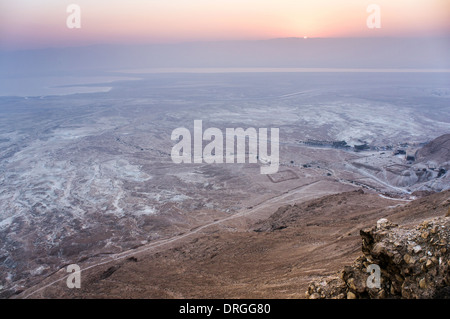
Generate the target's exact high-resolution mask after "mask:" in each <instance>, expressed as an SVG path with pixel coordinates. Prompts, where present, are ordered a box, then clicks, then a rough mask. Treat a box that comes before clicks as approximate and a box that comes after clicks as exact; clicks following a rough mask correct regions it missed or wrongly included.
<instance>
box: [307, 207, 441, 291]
mask: <svg viewBox="0 0 450 319" xmlns="http://www.w3.org/2000/svg"><path fill="white" fill-rule="evenodd" d="M360 235H361V238H362V252H363V255H362V256H360V257H359V258H357V259H356V261H355V262H354V263H353V265H351V266H346V267H344V269H343V270H342V272H341V273H340V276H335V277H328V278H326V279H325V280H323V281H322V282H316V283H313V284H311V285H310V286H309V288H308V291H307V292H306V297H307V298H310V299H318V298H338V299H357V298H375V299H384V298H407V299H415V298H420V299H429V298H450V261H449V255H450V245H449V243H450V216H449V214H447V215H446V216H445V217H437V218H434V219H429V220H425V221H423V222H422V223H421V224H419V225H417V226H415V227H400V226H398V225H395V224H392V223H391V222H389V221H388V220H387V219H380V220H379V221H378V222H377V225H376V226H375V227H373V228H370V229H364V230H361V231H360ZM378 267H379V268H378ZM375 268H378V270H379V276H378V275H377V271H376V270H373V269H375ZM371 270H372V271H371Z"/></svg>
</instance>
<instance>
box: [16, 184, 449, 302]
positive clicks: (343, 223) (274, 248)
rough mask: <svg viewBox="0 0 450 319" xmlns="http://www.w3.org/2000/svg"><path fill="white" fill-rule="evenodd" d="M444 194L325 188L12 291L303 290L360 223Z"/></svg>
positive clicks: (195, 294) (342, 258) (243, 293)
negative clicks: (410, 195) (401, 197)
mask: <svg viewBox="0 0 450 319" xmlns="http://www.w3.org/2000/svg"><path fill="white" fill-rule="evenodd" d="M449 198H450V191H445V192H442V193H435V194H432V195H428V196H425V197H422V198H419V199H417V200H415V201H412V202H409V203H407V202H402V201H394V200H390V199H386V198H381V197H380V196H378V195H377V194H373V193H364V192H363V191H361V190H360V191H353V192H346V193H340V194H336V195H330V196H325V197H322V198H319V199H316V200H311V201H308V202H305V203H302V204H298V205H289V206H284V207H280V209H278V210H277V211H276V212H275V213H274V214H273V215H272V216H271V217H270V218H269V219H267V220H265V221H261V222H258V223H256V224H255V225H254V226H253V227H252V229H247V230H244V229H241V230H240V229H238V228H236V227H235V226H236V223H235V224H234V225H233V224H232V223H229V224H224V225H217V226H214V227H210V228H206V229H204V230H203V231H202V232H200V233H197V234H195V235H193V236H192V237H186V238H185V239H183V240H182V241H179V242H173V243H167V244H166V245H164V244H161V245H159V246H158V247H155V248H154V249H152V250H148V251H145V252H142V253H136V254H134V255H131V256H129V257H128V258H126V259H122V260H117V261H110V262H105V263H104V264H102V265H98V266H95V267H92V268H90V269H87V268H88V267H89V263H88V261H85V262H84V263H83V262H81V263H80V266H81V268H82V269H87V270H85V271H83V272H82V286H81V289H68V288H67V287H66V283H65V277H64V276H65V275H66V274H67V273H66V272H65V269H62V270H61V271H59V272H57V273H55V274H54V275H52V276H50V277H49V278H47V279H46V280H45V281H44V282H42V283H41V284H40V285H38V286H36V287H33V288H31V289H28V290H26V291H24V292H22V293H21V294H19V295H18V296H17V297H19V298H23V297H27V296H30V297H32V298H42V297H44V298H61V297H62V298H305V291H307V289H308V286H309V285H310V283H311V282H317V281H321V280H324V279H325V278H327V276H330V275H333V274H335V273H336V272H337V271H338V270H339V269H342V268H343V267H344V266H345V265H348V264H350V263H351V262H352V261H353V260H355V258H356V257H357V256H359V255H360V253H361V238H360V230H361V229H364V228H367V227H370V226H372V225H374V224H375V223H376V221H377V220H379V219H380V218H389V220H390V221H392V222H394V223H397V224H399V225H403V226H407V225H416V224H418V223H420V222H421V221H423V220H424V219H429V218H432V217H436V216H443V215H445V213H446V212H447V211H448V209H449V207H450V199H449ZM57 280H59V281H57ZM55 281H57V282H55ZM52 282H53V283H52ZM49 284H50V285H49ZM46 285H48V286H46ZM44 287H45V288H44Z"/></svg>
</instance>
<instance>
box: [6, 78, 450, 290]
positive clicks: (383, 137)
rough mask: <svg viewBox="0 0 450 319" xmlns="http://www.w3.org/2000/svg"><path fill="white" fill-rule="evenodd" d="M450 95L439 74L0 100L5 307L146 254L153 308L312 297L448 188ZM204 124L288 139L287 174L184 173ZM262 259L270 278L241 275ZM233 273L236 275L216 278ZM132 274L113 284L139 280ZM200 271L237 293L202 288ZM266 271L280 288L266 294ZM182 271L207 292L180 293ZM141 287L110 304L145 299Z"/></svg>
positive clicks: (132, 88)
mask: <svg viewBox="0 0 450 319" xmlns="http://www.w3.org/2000/svg"><path fill="white" fill-rule="evenodd" d="M92 83H94V82H92ZM447 83H448V75H446V74H433V73H429V74H428V73H423V74H420V76H412V75H410V74H403V73H395V72H394V73H370V74H367V73H358V72H356V73H345V72H344V73H340V72H334V73H308V72H307V73H276V72H275V73H264V76H262V74H261V73H251V72H244V73H241V72H236V73H227V74H221V73H211V74H206V73H205V74H200V73H199V74H196V73H192V74H184V73H174V74H140V75H139V80H138V79H136V80H133V81H131V80H128V81H121V82H108V85H107V86H108V87H110V88H111V90H108V91H107V92H103V91H100V92H97V93H90V94H85V93H80V94H72V95H67V96H56V95H52V96H46V95H42V96H26V97H12V96H11V97H2V98H0V297H11V296H18V295H20V296H25V297H26V296H28V294H29V293H30V292H33V295H32V296H37V295H39V293H37V292H36V293H35V290H34V289H41V288H42V284H43V283H44V282H45V281H46V280H47V279H52V278H55V277H54V276H59V274H60V272H61V271H62V270H64V267H65V266H66V265H68V264H72V263H77V264H80V266H82V268H83V269H86V268H87V267H92V268H89V270H90V269H92V271H94V270H95V271H97V270H98V269H102V267H103V265H105V266H107V265H110V264H111V263H112V264H113V265H114V268H113V269H116V268H115V267H118V265H117V264H115V263H116V262H118V261H125V260H127V258H129V257H134V256H135V255H139V256H138V257H135V258H137V260H138V261H137V263H133V264H132V263H130V264H129V266H131V265H135V266H136V267H140V266H141V265H143V264H141V263H140V262H141V258H144V257H141V255H142V256H146V257H145V258H147V259H148V260H147V262H146V263H147V265H156V266H155V267H153V268H152V266H148V267H150V268H152V273H151V274H148V273H145V274H144V275H145V276H146V277H148V278H150V279H151V280H152V281H151V282H146V281H145V280H144V281H143V283H142V284H143V285H144V286H145V287H150V286H151V287H153V288H152V289H153V290H151V291H150V290H148V289H147V288H145V289H144V290H143V291H146V292H147V293H148V295H146V296H149V297H152V296H154V297H157V296H169V297H170V296H178V295H180V296H199V297H201V296H222V295H231V296H234V295H236V296H243V295H245V296H249V297H252V296H253V297H256V296H291V297H292V296H299V295H298V293H299V291H304V290H306V289H307V286H305V285H306V283H309V282H310V281H312V279H315V277H314V276H319V277H321V276H323V275H324V274H330V273H331V272H332V271H335V270H336V269H339V268H340V267H343V266H344V265H345V264H348V263H349V261H350V260H349V259H348V258H352V257H355V258H356V255H355V254H356V253H357V252H358V249H359V247H358V245H357V243H358V240H359V237H358V236H359V235H358V234H359V233H358V232H359V229H360V228H363V227H368V226H370V225H371V224H370V223H375V222H376V220H377V219H376V218H378V219H379V218H382V217H385V215H390V214H391V213H392V210H395V209H397V208H399V207H402V205H407V204H408V203H411V201H412V200H414V199H416V198H420V197H422V196H424V195H427V194H433V193H435V192H443V191H445V190H447V189H448V188H449V187H450V181H449V178H450V177H449V176H450V175H449V172H448V168H447V166H446V165H447V164H448V157H447V156H448V153H443V152H442V149H443V148H444V149H445V147H447V146H446V145H448V134H447V135H444V136H443V137H441V138H439V139H436V140H434V141H433V139H434V138H435V137H438V136H442V135H443V134H445V133H448V132H449V131H450V123H447V122H445V121H444V119H448V118H450V117H449V116H448V114H449V109H448V95H447V94H435V93H436V92H441V91H440V90H441V88H445V87H447ZM92 85H94V84H92ZM95 86H96V87H103V86H104V85H103V84H102V83H96V84H95ZM43 94H44V93H43ZM198 119H201V120H202V121H203V123H204V128H205V129H206V128H207V127H215V128H219V129H220V130H222V131H223V130H225V129H226V128H237V127H242V128H249V127H253V128H264V127H266V128H274V127H275V128H279V129H280V166H279V171H278V172H277V173H275V174H270V175H263V174H260V165H257V164H248V163H246V164H237V163H236V164H234V165H228V164H227V165H220V164H208V163H198V164H186V165H184V164H183V165H180V164H175V163H174V162H173V161H172V160H171V157H170V153H171V149H172V147H173V144H174V143H173V141H172V140H171V138H170V137H171V132H172V131H173V130H174V129H176V128H179V127H185V128H187V129H189V130H192V126H193V123H194V121H195V120H198ZM305 141H306V142H307V143H305ZM308 141H309V142H308ZM320 141H326V142H325V143H322V142H320ZM344 142H345V144H344ZM426 143H428V144H426ZM345 145H347V146H351V147H345ZM365 145H366V146H367V147H366V146H365ZM424 145H425V147H424V148H423V150H421V148H422V147H423V146H424ZM439 145H442V147H440V146H439ZM416 152H417V156H415V154H416ZM411 156H413V157H414V156H415V157H417V159H416V158H415V159H414V160H412V159H411ZM446 163H447V164H446ZM355 190H356V191H357V192H356V193H355V192H353V191H355ZM361 192H364V194H362V193H361ZM326 196H331V197H326ZM432 196H433V195H432ZM275 212H276V213H275ZM273 213H275V215H273ZM272 215H273V216H272ZM212 233H214V234H216V235H217V236H219V237H218V238H214V237H208V236H209V235H211V234H212ZM216 235H214V236H216ZM205 236H206V237H205ZM235 236H236V237H235ZM266 239H271V240H272V241H270V242H268V241H266ZM194 240H198V242H197V243H192V242H191V241H194ZM203 240H204V241H205V242H204V246H197V245H199V244H200V243H202V241H203ZM284 240H290V241H291V243H290V245H292V247H289V246H285V245H286V243H285V242H284ZM213 243H214V245H215V246H214V247H212V246H211V245H212V244H213ZM176 247H178V249H179V250H178V251H176V252H172V250H171V249H172V248H176ZM189 247H190V248H189ZM249 247H253V248H252V249H253V250H251V251H249V250H248V249H247V248H249ZM331 247H333V248H331ZM237 248H239V249H240V252H239V253H237V252H235V251H234V249H237ZM184 249H188V251H185V252H184V253H180V251H181V252H183V251H184ZM272 249H273V250H272ZM215 250H218V251H217V252H215ZM209 251H211V252H213V253H212V255H214V256H213V258H211V259H207V258H208V257H206V256H209ZM150 252H151V254H150ZM259 252H267V255H264V256H263V255H258V253H259ZM147 253H148V254H147ZM158 253H161V254H162V255H158ZM253 253H255V255H253ZM166 254H167V256H168V257H167V260H166V259H165V257H164V256H165V255H166ZM229 254H231V255H232V256H233V258H236V259H233V258H231V259H230V257H229ZM157 256H159V257H157ZM275 256H283V258H285V260H284V261H285V262H286V264H285V265H280V267H281V268H280V269H279V268H277V267H278V265H279V260H278V258H275ZM324 256H326V258H325V260H324V259H323V257H324ZM328 256H330V257H328ZM331 256H333V259H330V258H331ZM272 257H273V258H275V259H272ZM199 258H200V259H199ZM202 258H206V259H205V260H203V261H202ZM246 258H248V260H247V259H246ZM150 259H151V260H150ZM229 260H232V261H233V263H234V262H235V264H232V263H230V261H229ZM253 260H258V262H259V265H258V267H261V268H255V269H252V268H247V270H248V273H247V274H243V277H240V275H241V274H240V273H239V272H237V271H238V267H240V266H241V265H242V264H246V263H248V266H249V267H250V266H251V265H253V264H254V261H253ZM172 261H173V262H175V263H177V264H181V265H183V266H182V267H181V268H174V267H172V266H173V265H172V264H170V263H171V262H172ZM218 262H220V264H216V263H218ZM199 265H200V266H199ZM224 265H226V267H230V271H229V274H230V277H227V278H223V275H224V274H221V273H219V274H216V272H217V271H218V269H222V267H225V266H224ZM293 265H294V266H293ZM119 266H120V268H119V269H118V270H116V271H114V273H111V271H109V272H107V274H110V273H111V276H108V278H113V277H115V276H119V275H120V274H122V271H124V272H126V271H127V266H126V265H119ZM159 267H160V268H161V269H164V270H167V271H168V273H169V274H170V271H173V273H172V274H171V275H170V276H173V279H174V281H173V283H172V282H169V280H168V277H166V274H165V273H161V269H160V268H159ZM199 267H205V274H204V276H205V277H206V278H208V281H210V282H211V283H212V285H213V286H214V284H218V287H225V286H227V290H226V291H223V292H220V291H215V292H214V291H213V290H212V288H210V285H209V284H208V285H206V286H205V289H203V288H200V287H202V285H203V283H202V281H201V279H200V278H199V277H198V275H199V269H198V268H199ZM216 267H217V268H216ZM264 267H265V268H264ZM259 269H265V270H264V271H265V272H266V273H267V274H270V275H273V278H274V279H273V280H272V279H268V281H269V282H270V285H272V288H270V289H269V290H267V289H266V288H267V287H268V286H267V285H269V284H268V283H261V278H264V276H265V275H261V273H260V271H259ZM89 270H85V271H83V273H85V274H87V276H89ZM106 270H108V268H107V269H104V271H106ZM102 271H103V270H102ZM235 271H236V273H235ZM278 271H279V272H278ZM286 271H287V272H286ZM183 272H186V273H187V274H190V273H192V274H193V278H190V277H189V280H191V281H192V282H193V284H194V283H195V284H196V286H195V287H199V288H196V289H197V292H196V293H194V292H192V291H191V290H183V285H182V284H180V282H179V281H182V282H185V278H186V277H185V275H186V274H184V275H183ZM200 273H201V272H200ZM210 274H214V275H210ZM234 274H238V275H237V278H236V277H234ZM283 274H284V275H283ZM64 275H66V274H64ZM155 275H158V277H157V278H155V277H154V276H155ZM261 276H263V277H261ZM280 276H281V277H280ZM283 276H287V277H286V278H284V277H283ZM63 277H64V276H63ZM101 277H102V278H103V277H104V276H101ZM108 278H105V279H103V280H102V281H100V282H97V283H96V284H95V285H100V286H102V285H103V284H104V283H105V281H104V280H106V279H108ZM123 278H126V277H123ZM164 278H166V279H167V281H164V282H161V280H163V279H164ZM195 278H197V279H198V280H197V279H195ZM246 278H247V279H246ZM283 278H284V279H283ZM299 278H301V279H299ZM150 279H149V280H150ZM58 280H59V279H58ZM241 280H246V282H247V283H251V284H252V285H254V286H252V287H249V286H248V285H243V284H242V282H241ZM277 280H278V281H277ZM92 282H93V283H94V282H96V279H95V278H93V279H92ZM139 282H140V281H139V280H137V281H136V288H132V285H131V283H130V284H129V285H128V284H126V283H125V282H124V283H123V284H124V285H126V286H127V288H126V289H125V290H126V291H130V292H129V294H127V293H126V292H120V291H119V290H117V293H116V292H113V291H114V289H112V290H111V291H110V292H109V294H110V295H111V296H121V295H123V296H127V295H129V296H135V295H136V296H137V295H139V294H140V292H139V293H138V292H136V291H135V289H138V290H139V289H141V288H139V287H141V286H140V285H141V284H139ZM288 282H289V284H288ZM153 283H154V284H153ZM219 283H220V284H219ZM197 285H199V286H197ZM290 285H291V286H290ZM287 286H289V287H290V288H289V287H287ZM121 287H122V286H121ZM155 287H156V288H155ZM293 287H296V288H295V290H292V289H291V288H293ZM185 288H186V287H185ZM52 289H53V288H52ZM86 289H88V287H87V286H86ZM90 289H91V290H89V292H88V291H87V290H85V291H84V292H85V293H86V294H85V296H95V295H99V296H100V295H101V296H106V290H105V292H102V293H99V292H98V291H96V290H95V289H94V288H93V287H91V288H90ZM105 289H106V288H105ZM108 289H109V288H108ZM180 289H181V290H180ZM228 289H229V290H228ZM42 291H43V290H42ZM45 293H46V294H50V291H47V290H46V291H45ZM66 293H67V292H64V293H62V295H65V294H66ZM71 293H72V294H75V292H71ZM142 295H144V293H143V292H142ZM301 295H302V294H301Z"/></svg>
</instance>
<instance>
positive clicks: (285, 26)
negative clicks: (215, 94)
mask: <svg viewBox="0 0 450 319" xmlns="http://www.w3.org/2000/svg"><path fill="white" fill-rule="evenodd" d="M71 3H76V4H77V5H79V6H80V8H81V21H82V27H81V28H80V29H76V30H75V29H68V28H67V27H66V19H67V17H68V13H66V8H67V6H68V5H69V4H71ZM371 3H376V4H377V5H379V6H380V7H381V18H382V28H380V29H377V30H371V29H368V28H367V26H366V19H367V17H368V15H369V14H368V13H367V12H366V8H367V6H368V5H370V4H371ZM449 33H450V1H448V0H408V1H403V0H402V1H390V0H378V1H375V2H374V1H373V0H349V1H333V0H316V1H288V0H279V1H273V0H271V1H269V0H247V1H242V0H216V1H210V0H190V1H186V0H167V1H156V0H152V1H144V0H126V1H125V0H119V1H107V0H98V1H91V0H70V1H61V0H44V1H33V0H15V1H8V2H2V3H1V4H0V47H1V48H7V49H8V48H9V49H11V48H12V49H14V48H33V47H47V46H50V47H55V46H56V47H58V46H76V45H87V44H97V43H125V44H126V43H167V42H169V43H170V42H180V41H210V40H213V41H216V40H244V39H245V40H258V39H268V38H277V37H300V38H301V37H304V38H305V39H306V38H314V37H370V36H407V37H412V36H444V35H448V34H449Z"/></svg>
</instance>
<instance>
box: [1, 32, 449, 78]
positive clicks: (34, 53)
mask: <svg viewBox="0 0 450 319" xmlns="http://www.w3.org/2000/svg"><path fill="white" fill-rule="evenodd" d="M448 52H450V38H307V39H304V38H277V39H269V40H258V41H216V42H187V43H177V44H149V45H114V44H105V45H91V46H85V47H73V48H47V49H39V50H29V51H14V52H6V51H3V52H0V76H8V75H14V76H15V75H23V74H42V73H51V74H54V73H58V72H73V71H88V70H109V71H110V70H118V69H123V68H154V67H164V68H167V67H173V68H180V67H280V68H289V67H299V68H419V69H422V68H434V69H435V68H439V69H441V68H450V60H449V59H448Z"/></svg>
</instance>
